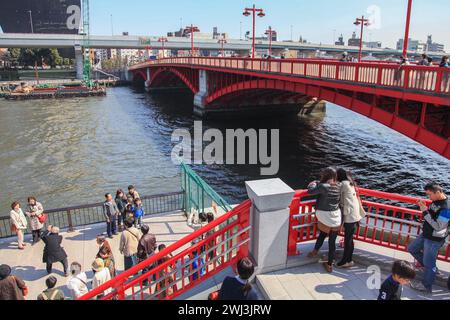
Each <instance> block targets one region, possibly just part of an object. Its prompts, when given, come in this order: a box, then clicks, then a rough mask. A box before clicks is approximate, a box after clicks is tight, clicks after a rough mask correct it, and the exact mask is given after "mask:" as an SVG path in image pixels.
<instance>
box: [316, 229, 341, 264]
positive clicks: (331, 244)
mask: <svg viewBox="0 0 450 320" xmlns="http://www.w3.org/2000/svg"><path fill="white" fill-rule="evenodd" d="M337 236H338V233H337V232H334V231H330V234H329V235H328V234H326V233H325V232H322V231H321V232H320V235H319V238H318V239H317V242H316V246H315V247H314V249H315V250H316V251H319V250H320V248H322V246H323V243H324V241H325V239H326V238H327V237H328V265H330V266H331V265H333V262H334V256H335V254H336V239H337Z"/></svg>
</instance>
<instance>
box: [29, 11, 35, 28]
mask: <svg viewBox="0 0 450 320" xmlns="http://www.w3.org/2000/svg"><path fill="white" fill-rule="evenodd" d="M28 13H29V15H30V26H31V33H34V27H33V15H32V14H31V10H28Z"/></svg>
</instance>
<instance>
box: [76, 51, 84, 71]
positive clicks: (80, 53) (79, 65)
mask: <svg viewBox="0 0 450 320" xmlns="http://www.w3.org/2000/svg"><path fill="white" fill-rule="evenodd" d="M83 69H84V66H83V48H82V47H81V46H80V45H76V46H75V70H76V71H77V79H78V80H83Z"/></svg>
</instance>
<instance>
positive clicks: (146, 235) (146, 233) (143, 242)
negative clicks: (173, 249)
mask: <svg viewBox="0 0 450 320" xmlns="http://www.w3.org/2000/svg"><path fill="white" fill-rule="evenodd" d="M141 232H142V237H141V239H140V240H139V244H138V251H137V258H138V263H141V262H143V261H145V260H147V259H148V258H150V257H152V256H153V255H154V254H155V251H156V249H157V248H156V236H155V235H154V234H153V233H150V227H149V226H148V225H143V226H142V228H141ZM155 266H156V262H155V263H154V264H153V265H151V266H148V267H146V268H144V269H142V274H145V273H147V272H148V271H150V270H151V269H153V268H154V267H155ZM147 284H148V280H144V285H147Z"/></svg>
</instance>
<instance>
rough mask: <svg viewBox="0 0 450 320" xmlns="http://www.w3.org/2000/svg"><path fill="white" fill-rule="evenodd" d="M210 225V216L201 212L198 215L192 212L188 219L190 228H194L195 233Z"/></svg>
mask: <svg viewBox="0 0 450 320" xmlns="http://www.w3.org/2000/svg"><path fill="white" fill-rule="evenodd" d="M207 224H208V216H207V214H206V213H205V212H200V213H198V214H197V211H195V210H191V212H190V213H189V215H188V218H187V225H188V227H190V228H192V229H193V230H194V231H197V230H198V229H200V228H203V227H204V226H206V225H207Z"/></svg>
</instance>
